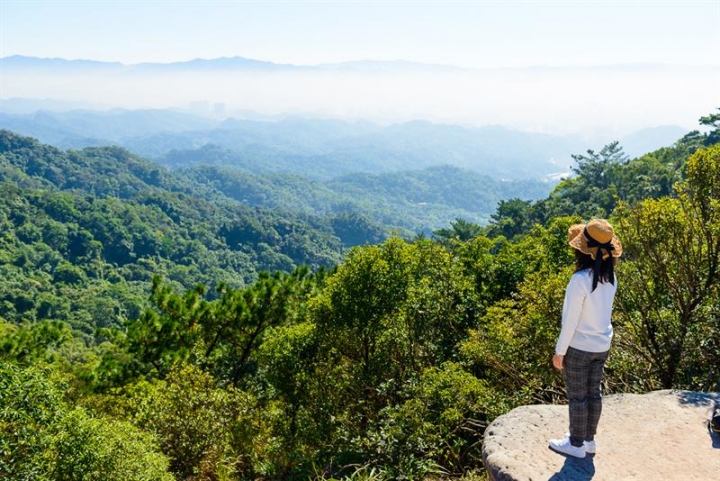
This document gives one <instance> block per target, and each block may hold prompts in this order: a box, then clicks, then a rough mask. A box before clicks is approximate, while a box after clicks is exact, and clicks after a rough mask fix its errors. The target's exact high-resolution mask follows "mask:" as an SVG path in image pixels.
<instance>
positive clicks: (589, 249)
mask: <svg viewBox="0 0 720 481" xmlns="http://www.w3.org/2000/svg"><path fill="white" fill-rule="evenodd" d="M568 244H569V245H570V247H573V248H575V249H577V250H579V251H580V252H582V253H583V254H588V255H589V256H590V257H592V258H593V259H595V257H596V255H597V251H598V249H603V254H602V258H603V259H607V258H608V257H609V256H610V255H612V256H613V257H620V256H621V255H622V251H623V248H622V244H621V243H620V239H618V238H617V236H616V235H615V232H614V231H613V227H612V226H611V225H610V223H609V222H608V221H606V220H605V219H593V220H591V221H590V222H588V223H587V224H586V225H583V224H575V225H573V226H570V228H569V229H568Z"/></svg>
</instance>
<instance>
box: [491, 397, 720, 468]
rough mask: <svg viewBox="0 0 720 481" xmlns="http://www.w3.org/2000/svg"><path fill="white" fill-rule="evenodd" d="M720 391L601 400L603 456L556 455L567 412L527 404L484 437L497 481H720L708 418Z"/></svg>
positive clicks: (716, 439)
mask: <svg viewBox="0 0 720 481" xmlns="http://www.w3.org/2000/svg"><path fill="white" fill-rule="evenodd" d="M715 402H720V393H700V392H691V391H654V392H651V393H648V394H616V395H611V396H605V397H604V398H603V414H602V418H601V419H600V425H599V426H598V433H597V435H596V436H595V441H596V444H597V453H596V454H594V455H593V454H588V455H587V456H586V457H585V458H584V459H578V458H573V457H569V456H564V455H562V454H558V453H556V452H554V451H552V450H550V448H549V447H548V440H549V439H551V438H561V437H563V436H564V434H565V433H566V432H567V429H568V427H567V426H568V408H567V406H555V405H543V406H523V407H519V408H516V409H513V410H512V411H510V412H509V413H508V414H505V415H503V416H500V417H499V418H497V419H496V420H495V421H493V423H492V424H490V426H488V428H487V429H486V431H485V440H484V444H483V459H484V460H485V465H486V467H487V469H488V473H489V475H490V479H492V480H494V481H526V480H527V481H529V480H533V481H535V480H552V481H559V480H573V481H578V480H591V479H592V480H593V481H605V480H648V481H656V480H682V481H685V480H702V481H709V480H720V436H718V434H716V433H712V431H710V429H709V428H708V420H709V419H710V414H711V410H712V407H713V405H714V403H715Z"/></svg>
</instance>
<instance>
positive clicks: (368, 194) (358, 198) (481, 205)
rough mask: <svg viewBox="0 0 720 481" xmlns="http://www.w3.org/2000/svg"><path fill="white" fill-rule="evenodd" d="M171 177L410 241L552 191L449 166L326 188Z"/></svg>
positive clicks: (260, 177) (297, 179)
mask: <svg viewBox="0 0 720 481" xmlns="http://www.w3.org/2000/svg"><path fill="white" fill-rule="evenodd" d="M175 172H176V173H177V175H178V176H179V177H181V178H182V179H184V180H185V181H186V182H188V183H192V184H195V185H203V186H207V187H209V188H210V191H211V192H215V191H219V192H221V193H222V194H224V195H226V196H228V197H230V198H232V199H235V200H237V201H238V202H240V203H242V204H245V205H251V206H258V207H266V208H273V209H281V210H284V211H296V212H304V213H307V214H314V215H319V216H328V215H329V216H338V215H342V216H346V215H350V214H352V215H360V216H362V217H364V218H367V219H372V220H373V221H374V222H376V223H379V224H381V225H383V226H386V228H387V229H386V230H387V231H390V230H392V231H394V232H396V233H398V234H402V235H404V236H409V237H411V236H413V235H415V234H416V233H418V232H423V233H425V234H429V233H430V232H432V231H433V230H436V229H438V228H441V227H444V226H446V225H447V224H448V222H450V221H451V220H453V219H457V218H462V219H466V220H468V221H470V222H475V223H481V224H486V223H487V222H488V220H489V219H490V215H491V214H492V213H493V212H494V211H495V207H496V206H497V204H498V202H499V201H501V200H503V199H510V198H513V197H521V198H522V199H525V200H536V199H541V198H543V197H545V196H546V195H547V194H548V192H549V191H550V189H551V188H552V187H553V186H554V185H556V184H555V182H542V181H539V180H526V181H521V180H515V181H502V180H496V179H492V178H490V177H488V176H485V175H481V174H478V173H476V172H472V171H469V170H465V169H461V168H459V167H452V166H439V167H428V168H425V169H422V170H411V171H403V172H393V173H385V174H370V173H354V174H351V175H345V176H342V177H338V178H335V179H332V180H328V181H318V180H310V179H307V178H305V177H303V176H300V175H298V174H280V173H275V174H271V173H265V174H253V173H249V172H246V171H243V170H240V169H238V168H235V167H231V166H225V167H220V166H211V165H201V166H197V167H193V168H187V169H181V170H178V171H175ZM339 234H341V233H339ZM343 241H344V243H345V244H347V245H357V244H362V243H363V241H362V240H360V241H359V242H354V243H352V242H348V240H347V239H343Z"/></svg>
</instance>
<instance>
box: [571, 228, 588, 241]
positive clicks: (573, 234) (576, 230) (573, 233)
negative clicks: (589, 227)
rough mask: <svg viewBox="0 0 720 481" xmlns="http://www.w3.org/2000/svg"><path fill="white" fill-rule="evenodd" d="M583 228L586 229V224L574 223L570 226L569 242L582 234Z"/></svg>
mask: <svg viewBox="0 0 720 481" xmlns="http://www.w3.org/2000/svg"><path fill="white" fill-rule="evenodd" d="M583 229H585V224H573V225H571V226H570V227H569V228H568V243H570V242H571V241H572V240H573V239H574V238H576V237H577V236H579V235H580V234H582V231H583Z"/></svg>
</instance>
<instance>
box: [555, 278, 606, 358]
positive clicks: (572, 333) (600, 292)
mask: <svg viewBox="0 0 720 481" xmlns="http://www.w3.org/2000/svg"><path fill="white" fill-rule="evenodd" d="M592 279H593V271H592V269H584V270H582V271H578V272H576V273H575V274H573V276H572V278H571V279H570V282H569V283H568V286H567V289H566V290H565V303H564V304H563V312H562V330H561V331H560V336H559V337H558V340H557V344H556V345H555V353H556V354H562V355H565V353H566V352H567V348H568V346H571V347H574V348H575V349H580V350H581V351H587V352H605V351H607V350H609V349H610V342H611V341H612V336H613V327H612V323H611V322H610V316H611V315H612V306H613V301H614V300H615V291H617V278H616V279H615V283H614V284H610V283H609V282H605V283H601V282H598V284H597V287H596V288H595V291H593V292H591V291H592Z"/></svg>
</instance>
